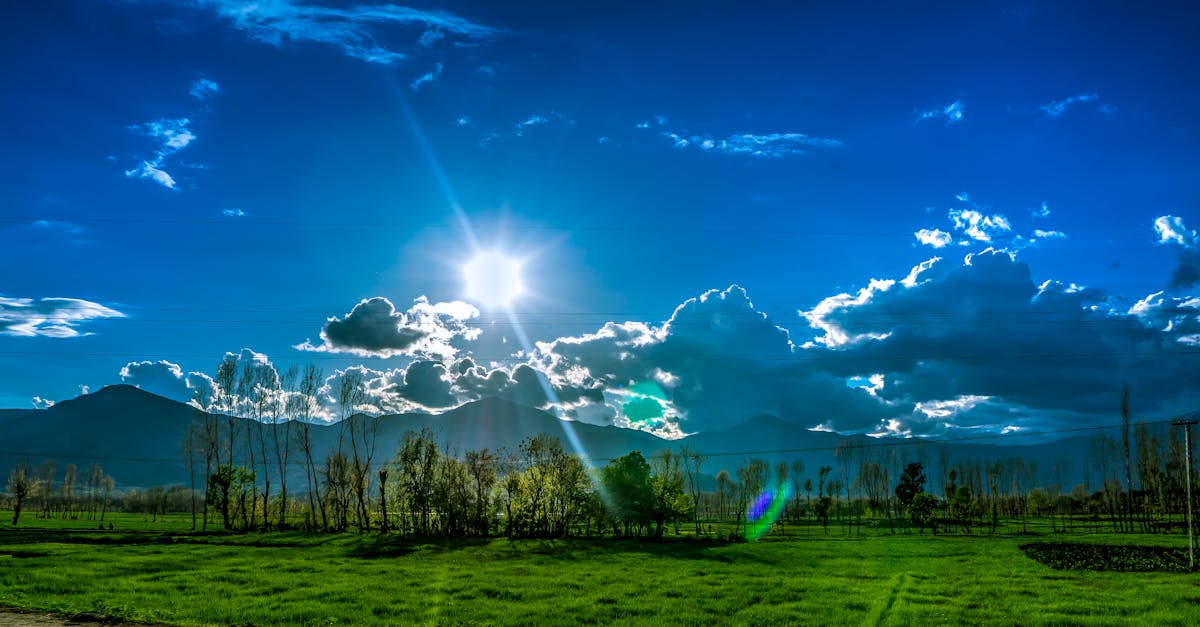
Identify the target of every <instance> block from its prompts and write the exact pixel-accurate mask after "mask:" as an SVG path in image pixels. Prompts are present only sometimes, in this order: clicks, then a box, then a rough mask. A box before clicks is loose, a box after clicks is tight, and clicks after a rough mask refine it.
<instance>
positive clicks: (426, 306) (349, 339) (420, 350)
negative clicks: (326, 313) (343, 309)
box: [294, 296, 480, 359]
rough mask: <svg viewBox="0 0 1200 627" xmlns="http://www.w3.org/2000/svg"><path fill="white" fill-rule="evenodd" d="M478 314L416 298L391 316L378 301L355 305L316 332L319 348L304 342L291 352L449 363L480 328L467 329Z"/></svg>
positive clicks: (386, 303) (387, 307) (454, 303)
mask: <svg viewBox="0 0 1200 627" xmlns="http://www.w3.org/2000/svg"><path fill="white" fill-rule="evenodd" d="M477 317H479V310H478V309H476V308H475V307H474V306H472V305H469V304H467V303H463V302H459V301H452V302H448V303H430V302H429V300H428V299H426V298H425V297H424V296H422V297H419V298H417V299H416V300H415V301H414V302H413V305H412V307H410V308H409V309H408V310H407V311H397V310H396V307H395V306H394V305H393V304H392V302H391V301H390V300H388V299H386V298H383V297H381V296H376V297H374V298H368V299H364V300H362V301H360V302H359V303H358V304H357V305H355V306H354V308H353V309H352V310H351V311H350V313H348V314H346V315H345V316H344V317H342V318H337V317H333V318H329V319H328V320H327V321H326V323H325V327H324V328H323V329H321V343H320V344H315V345H314V344H313V343H312V342H311V341H309V340H305V341H304V342H302V343H300V344H297V345H296V346H295V347H294V348H296V349H297V350H302V351H317V352H329V353H352V354H355V355H361V356H364V357H394V356H396V355H407V356H434V357H439V358H447V359H448V358H452V357H453V356H454V354H455V353H456V352H457V349H456V348H455V346H454V345H453V344H454V343H455V342H456V341H460V340H472V339H475V338H476V337H478V336H479V333H480V329H479V328H478V327H476V326H473V325H471V324H469V321H470V320H471V319H473V318H477Z"/></svg>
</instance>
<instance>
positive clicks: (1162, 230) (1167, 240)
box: [1154, 215, 1200, 290]
mask: <svg viewBox="0 0 1200 627" xmlns="http://www.w3.org/2000/svg"><path fill="white" fill-rule="evenodd" d="M1154 232H1155V233H1156V234H1157V235H1158V243H1159V244H1171V245H1174V246H1176V247H1177V249H1176V252H1177V255H1178V261H1177V263H1176V265H1175V269H1174V270H1173V271H1172V272H1171V280H1170V282H1169V283H1168V284H1167V287H1168V288H1169V289H1172V290H1184V289H1188V288H1190V287H1194V286H1196V285H1197V284H1200V247H1198V246H1197V243H1198V242H1200V239H1198V238H1197V236H1196V231H1194V230H1190V229H1188V228H1187V227H1186V226H1184V224H1183V218H1180V217H1179V216H1171V215H1167V216H1159V217H1157V218H1155V219H1154Z"/></svg>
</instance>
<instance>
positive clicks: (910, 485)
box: [896, 462, 926, 509]
mask: <svg viewBox="0 0 1200 627" xmlns="http://www.w3.org/2000/svg"><path fill="white" fill-rule="evenodd" d="M925 481H926V478H925V468H924V467H923V466H922V465H921V462H909V464H908V465H906V466H905V467H904V471H903V472H901V473H900V481H899V482H898V483H897V484H896V498H897V499H899V500H900V506H901V507H903V508H905V509H907V508H908V507H909V506H910V505H912V502H913V498H914V497H916V496H917V495H918V494H920V493H922V492H924V491H925Z"/></svg>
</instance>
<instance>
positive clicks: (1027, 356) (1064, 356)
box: [0, 350, 1200, 363]
mask: <svg viewBox="0 0 1200 627" xmlns="http://www.w3.org/2000/svg"><path fill="white" fill-rule="evenodd" d="M836 352H838V351H836V350H832V351H828V352H826V353H823V354H821V355H801V356H794V357H770V356H762V357H732V356H731V357H690V358H687V359H684V360H682V361H687V362H773V363H780V362H782V363H807V362H814V361H815V362H829V361H833V362H837V361H861V360H877V361H911V360H917V361H930V362H938V361H960V360H961V361H972V360H983V361H987V360H997V361H1001V360H1033V361H1037V360H1073V359H1099V358H1104V357H1200V350H1196V351H1156V352H1127V351H1109V352H1090V353H1013V354H991V355H978V354H960V355H936V356H930V355H928V354H924V355H916V354H913V355H903V354H893V355H886V354H884V355H876V354H865V355H864V354H853V355H832V354H829V353H836ZM152 353H153V355H154V356H156V357H160V358H164V357H173V358H193V359H209V358H212V359H223V358H224V357H225V353H220V354H217V353H164V352H158V351H152ZM148 354H151V352H141V353H127V352H68V351H35V350H26V351H21V350H6V351H0V355H29V356H47V357H54V356H57V357H122V358H131V359H132V358H139V357H141V358H144V357H145V356H146V355H148ZM368 357H369V356H368ZM396 357H401V358H413V356H411V355H402V354H397V355H393V356H391V357H386V358H383V359H391V358H396ZM466 357H469V358H470V359H471V360H473V361H475V362H498V363H528V362H529V361H530V359H529V358H527V357H513V356H511V355H510V356H503V357H488V356H480V355H468V356H466ZM363 358H364V356H362V355H354V354H352V353H346V354H345V355H344V356H341V355H330V354H327V353H321V354H315V355H313V354H311V353H310V354H308V356H306V357H305V359H308V360H341V359H358V360H361V359H363ZM448 361H450V362H453V361H454V360H448Z"/></svg>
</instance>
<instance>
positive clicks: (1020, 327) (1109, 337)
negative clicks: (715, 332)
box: [802, 249, 1200, 428]
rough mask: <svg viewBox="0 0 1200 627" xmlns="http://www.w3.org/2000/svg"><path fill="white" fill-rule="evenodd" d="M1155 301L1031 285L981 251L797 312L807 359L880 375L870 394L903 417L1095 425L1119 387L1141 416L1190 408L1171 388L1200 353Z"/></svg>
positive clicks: (1190, 371) (836, 370)
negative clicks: (807, 336)
mask: <svg viewBox="0 0 1200 627" xmlns="http://www.w3.org/2000/svg"><path fill="white" fill-rule="evenodd" d="M1157 303H1158V301H1155V302H1154V303H1147V304H1143V305H1141V306H1140V307H1134V308H1133V309H1131V310H1127V311H1126V310H1122V309H1121V308H1120V307H1119V306H1118V305H1117V301H1116V299H1115V298H1113V297H1112V296H1111V295H1109V294H1107V293H1105V292H1104V291H1102V290H1098V289H1089V288H1084V287H1080V286H1076V285H1073V284H1064V283H1061V282H1055V281H1045V282H1042V283H1041V284H1035V282H1034V281H1033V279H1032V277H1031V273H1030V269H1029V267H1028V266H1027V265H1026V264H1025V263H1023V262H1020V261H1017V260H1016V259H1015V258H1014V257H1013V255H1012V254H1010V253H1006V252H999V251H995V250H990V249H989V250H986V251H983V252H981V253H976V254H971V255H967V256H966V258H965V259H964V261H963V262H962V263H961V264H956V263H954V262H951V261H948V260H944V259H937V260H931V262H927V263H926V264H922V265H921V266H918V268H915V269H914V270H913V272H911V273H910V274H909V275H908V276H907V277H905V279H903V280H899V281H896V280H886V281H873V282H872V283H871V285H869V286H868V287H866V288H863V289H862V290H860V291H859V292H858V293H857V294H854V295H851V294H842V295H838V296H834V297H830V298H827V299H825V300H823V301H822V302H821V303H819V304H818V305H817V306H815V307H814V308H813V309H812V310H809V311H805V312H802V314H803V315H804V316H805V317H806V318H807V319H808V321H809V323H810V324H811V325H812V327H813V329H814V330H816V331H817V335H816V336H815V337H814V339H813V341H812V342H810V343H809V344H808V345H807V346H806V351H805V352H806V355H807V356H808V357H810V358H811V359H813V360H814V366H816V367H820V368H821V369H823V370H825V371H827V372H829V373H831V374H833V375H835V376H838V377H852V376H867V375H870V374H880V375H882V377H883V381H884V383H883V385H882V386H881V387H880V389H879V390H878V391H875V392H874V394H876V395H878V396H879V397H880V398H883V399H886V400H887V401H889V402H894V403H899V402H907V403H913V404H915V405H914V406H915V407H916V408H917V411H914V412H913V416H908V417H903V416H901V417H899V418H901V419H909V418H913V417H914V416H915V417H916V418H920V417H921V415H920V414H921V412H920V409H921V408H928V407H933V406H936V405H938V404H942V405H946V406H954V405H955V404H956V403H957V404H959V405H961V404H963V403H964V402H966V401H971V402H967V403H966V404H967V405H971V406H972V407H973V406H976V405H984V404H986V405H988V406H1001V405H1003V406H1007V407H1011V408H1015V409H1018V410H1019V411H1021V412H1024V413H1023V414H1022V415H1026V416H1027V415H1030V414H1032V415H1041V416H1043V417H1049V416H1056V417H1057V419H1064V417H1072V416H1073V417H1074V418H1075V419H1076V420H1087V419H1093V420H1094V419H1102V418H1103V417H1105V416H1111V415H1112V414H1113V411H1114V408H1115V407H1116V402H1117V401H1116V398H1117V394H1118V393H1119V390H1120V389H1121V386H1122V385H1124V384H1129V385H1130V387H1131V388H1132V389H1133V390H1134V393H1135V394H1137V395H1139V396H1141V398H1142V399H1143V400H1142V403H1143V407H1144V408H1145V409H1146V410H1149V411H1166V412H1170V411H1173V410H1175V409H1180V408H1184V407H1186V406H1187V403H1190V402H1193V400H1194V399H1192V398H1190V397H1189V396H1187V395H1186V394H1181V393H1180V391H1181V386H1179V385H1178V381H1181V380H1192V379H1194V377H1196V376H1197V375H1200V368H1198V366H1200V359H1197V357H1200V353H1198V352H1197V351H1196V350H1195V349H1196V342H1195V340H1194V338H1189V336H1188V333H1187V332H1186V329H1187V327H1186V326H1185V325H1182V324H1180V323H1176V324H1174V325H1164V324H1163V323H1162V319H1161V318H1160V317H1157V316H1156V315H1155V312H1154V310H1156V309H1159V307H1157V306H1156V305H1157ZM1194 313H1195V311H1194V310H1192V315H1191V318H1192V320H1193V322H1194V319H1195V316H1194ZM1184 317H1188V316H1187V315H1185V316H1184ZM1192 328H1193V329H1194V326H1193V327H1192ZM1193 332H1194V331H1193ZM971 399H974V400H973V401H972V400H971ZM984 401H986V403H985V402H984ZM970 410H971V407H968V408H966V409H963V408H962V407H955V411H954V412H952V414H951V415H952V416H954V417H955V418H956V419H955V420H947V421H942V422H943V423H946V424H945V425H943V426H961V424H962V422H963V420H964V418H962V417H964V416H966V415H967V414H970V413H971V411H970ZM975 413H976V414H978V412H975ZM833 424H834V426H835V427H840V426H842V425H844V424H847V421H846V419H844V418H843V419H839V420H835V421H834V423H833ZM994 426H996V427H997V428H999V427H1001V426H1003V425H994Z"/></svg>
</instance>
